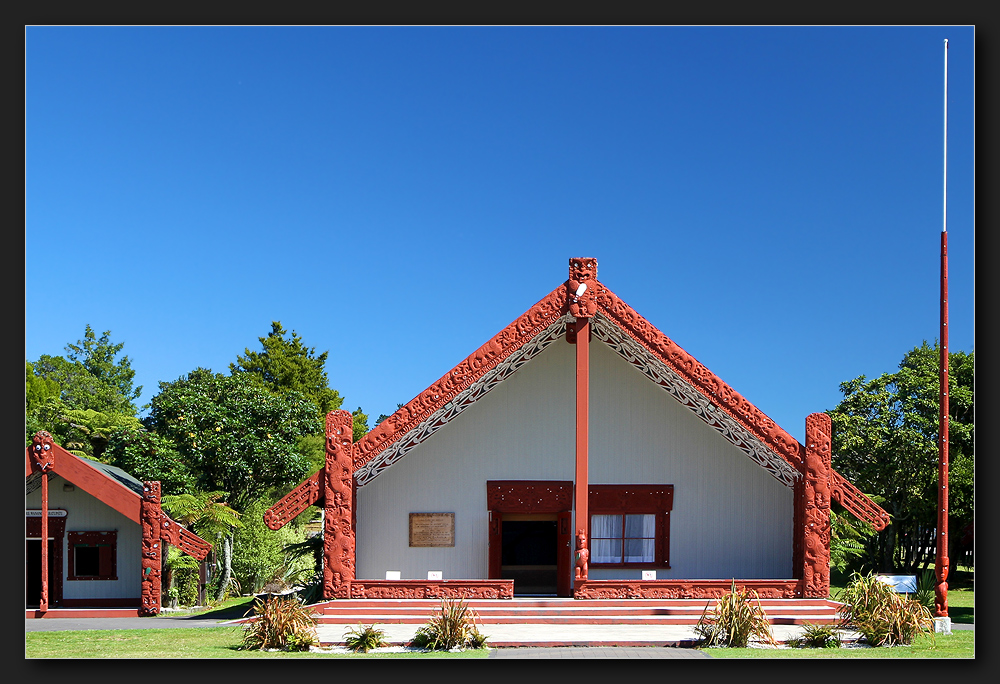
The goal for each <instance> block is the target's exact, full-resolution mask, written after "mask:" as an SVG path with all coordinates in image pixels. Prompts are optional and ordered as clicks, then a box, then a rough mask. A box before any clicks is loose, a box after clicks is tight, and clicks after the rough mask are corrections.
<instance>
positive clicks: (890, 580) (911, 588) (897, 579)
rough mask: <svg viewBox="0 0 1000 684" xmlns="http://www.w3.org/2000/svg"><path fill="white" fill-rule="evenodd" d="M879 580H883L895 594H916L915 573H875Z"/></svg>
mask: <svg viewBox="0 0 1000 684" xmlns="http://www.w3.org/2000/svg"><path fill="white" fill-rule="evenodd" d="M876 577H877V578H878V580H879V581H880V582H885V583H886V584H888V585H889V586H890V587H892V588H893V590H894V591H895V592H896V593H897V594H916V593H917V576H916V575H876Z"/></svg>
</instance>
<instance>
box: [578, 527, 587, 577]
mask: <svg viewBox="0 0 1000 684" xmlns="http://www.w3.org/2000/svg"><path fill="white" fill-rule="evenodd" d="M589 558H590V550H589V549H588V548H587V533H586V531H585V530H582V529H580V530H577V531H576V579H578V580H579V579H587V560H588V559H589Z"/></svg>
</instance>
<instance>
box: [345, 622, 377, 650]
mask: <svg viewBox="0 0 1000 684" xmlns="http://www.w3.org/2000/svg"><path fill="white" fill-rule="evenodd" d="M344 644H345V645H346V646H347V648H348V649H349V650H351V651H354V652H355V653H368V651H371V650H374V649H376V648H383V647H384V646H386V645H387V644H386V641H385V632H384V631H383V630H381V629H377V628H376V627H375V625H358V626H357V627H354V628H352V629H349V630H348V631H347V633H346V634H344Z"/></svg>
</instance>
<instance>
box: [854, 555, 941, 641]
mask: <svg viewBox="0 0 1000 684" xmlns="http://www.w3.org/2000/svg"><path fill="white" fill-rule="evenodd" d="M839 599H840V601H841V602H842V603H843V604H844V605H843V606H841V608H840V609H839V613H840V619H841V625H842V626H843V627H845V628H848V629H853V630H855V631H857V632H860V633H861V636H862V638H863V639H864V640H865V641H866V642H868V643H869V644H871V645H872V646H896V645H908V644H912V643H913V640H914V639H915V638H916V636H917V635H918V634H920V633H922V632H927V633H930V634H932V635H933V633H934V629H933V626H934V618H933V617H931V612H930V611H929V610H928V609H927V608H926V607H924V606H922V605H921V604H920V602H919V601H916V600H913V599H909V598H906V597H904V596H901V595H899V594H897V593H896V592H895V590H894V589H893V588H892V587H891V586H889V585H888V584H886V583H885V582H883V581H881V580H880V579H879V578H878V576H877V575H875V574H874V573H870V574H868V575H861V574H859V573H854V575H853V576H852V579H851V582H850V583H849V584H848V585H847V588H846V589H844V592H843V594H842V595H841V596H840V597H839Z"/></svg>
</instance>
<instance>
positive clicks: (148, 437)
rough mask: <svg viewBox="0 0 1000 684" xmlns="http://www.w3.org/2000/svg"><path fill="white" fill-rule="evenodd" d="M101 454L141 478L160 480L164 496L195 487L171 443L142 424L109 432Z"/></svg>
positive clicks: (184, 463) (109, 461) (146, 480)
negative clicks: (105, 445)
mask: <svg viewBox="0 0 1000 684" xmlns="http://www.w3.org/2000/svg"><path fill="white" fill-rule="evenodd" d="M104 456H105V460H106V461H107V462H108V463H110V464H111V465H113V466H116V467H118V468H121V469H122V470H124V471H125V472H127V473H130V474H131V475H132V476H133V477H136V478H137V479H139V480H142V481H143V482H151V481H159V483H160V488H161V490H162V492H163V493H164V495H165V496H169V495H174V496H176V495H178V494H185V493H191V492H194V491H195V480H196V477H195V473H194V471H192V469H191V468H190V467H189V466H188V464H187V463H186V462H185V461H184V459H183V458H181V455H180V453H179V452H178V450H177V447H176V446H175V445H174V443H173V442H172V441H171V440H170V439H168V438H166V437H163V436H161V435H158V434H156V433H155V432H150V431H149V430H147V429H146V428H145V427H144V426H142V425H140V426H138V427H128V428H124V429H121V430H117V431H115V432H114V433H112V434H111V436H110V438H109V439H108V448H107V450H106V451H105V452H104Z"/></svg>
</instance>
